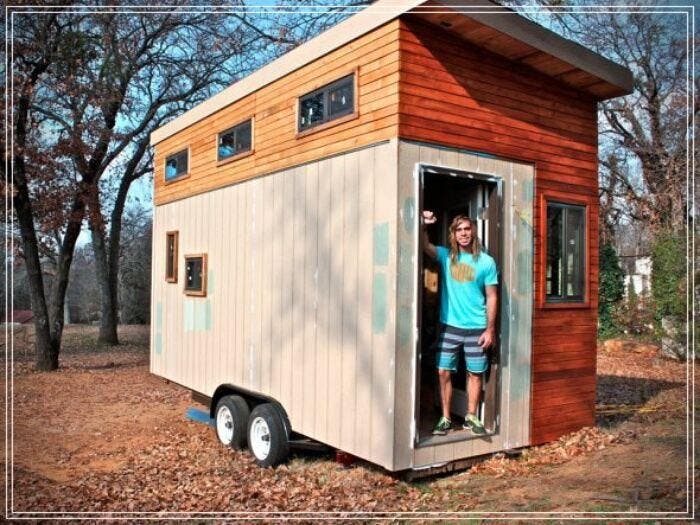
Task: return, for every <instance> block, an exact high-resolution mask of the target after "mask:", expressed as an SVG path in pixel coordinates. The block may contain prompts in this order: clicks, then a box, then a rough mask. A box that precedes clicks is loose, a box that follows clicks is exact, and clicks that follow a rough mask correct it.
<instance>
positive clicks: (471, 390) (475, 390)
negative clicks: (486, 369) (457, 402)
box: [467, 372, 482, 415]
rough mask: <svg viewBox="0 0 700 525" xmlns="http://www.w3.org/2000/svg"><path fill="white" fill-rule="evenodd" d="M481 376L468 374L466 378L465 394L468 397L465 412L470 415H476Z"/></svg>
mask: <svg viewBox="0 0 700 525" xmlns="http://www.w3.org/2000/svg"><path fill="white" fill-rule="evenodd" d="M481 375H482V374H472V373H471V372H469V375H468V377H467V393H468V395H469V403H468V407H467V412H469V413H470V414H472V415H476V411H477V408H478V407H479V398H480V397H481Z"/></svg>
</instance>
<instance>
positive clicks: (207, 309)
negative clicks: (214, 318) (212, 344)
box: [202, 299, 211, 332]
mask: <svg viewBox="0 0 700 525" xmlns="http://www.w3.org/2000/svg"><path fill="white" fill-rule="evenodd" d="M202 330H204V331H206V332H208V331H209V330H211V301H210V300H209V299H207V302H206V303H204V325H203V326H202Z"/></svg>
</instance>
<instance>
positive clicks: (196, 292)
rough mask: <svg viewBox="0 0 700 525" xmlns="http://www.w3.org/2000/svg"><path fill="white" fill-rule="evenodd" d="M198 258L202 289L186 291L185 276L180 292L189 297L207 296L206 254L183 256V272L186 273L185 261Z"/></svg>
mask: <svg viewBox="0 0 700 525" xmlns="http://www.w3.org/2000/svg"><path fill="white" fill-rule="evenodd" d="M198 257H200V258H201V259H202V289H201V290H188V289H187V276H185V278H184V279H183V281H184V284H183V286H182V290H183V291H184V292H185V295H190V296H194V297H206V295H207V254H206V253H191V254H188V255H185V256H184V258H185V272H187V259H196V258H198Z"/></svg>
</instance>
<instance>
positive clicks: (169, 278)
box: [165, 230, 180, 283]
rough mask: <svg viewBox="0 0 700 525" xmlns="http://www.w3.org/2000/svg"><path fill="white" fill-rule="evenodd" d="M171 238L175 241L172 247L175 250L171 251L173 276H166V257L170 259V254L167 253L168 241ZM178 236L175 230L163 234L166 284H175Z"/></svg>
mask: <svg viewBox="0 0 700 525" xmlns="http://www.w3.org/2000/svg"><path fill="white" fill-rule="evenodd" d="M171 236H172V237H173V238H174V239H175V242H174V245H175V249H174V250H173V252H174V253H173V274H172V275H168V257H170V254H169V253H168V248H169V240H170V237H171ZM179 236H180V233H179V232H178V231H177V230H173V231H169V232H165V282H167V283H176V282H177V271H178V267H177V259H178V250H179V242H180V241H179Z"/></svg>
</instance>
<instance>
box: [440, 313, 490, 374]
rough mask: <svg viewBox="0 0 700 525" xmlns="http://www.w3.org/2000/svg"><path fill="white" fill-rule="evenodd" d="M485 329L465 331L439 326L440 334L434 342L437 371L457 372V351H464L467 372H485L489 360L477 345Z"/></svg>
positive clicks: (445, 325)
mask: <svg viewBox="0 0 700 525" xmlns="http://www.w3.org/2000/svg"><path fill="white" fill-rule="evenodd" d="M484 330H485V328H477V329H466V328H457V327H455V326H450V325H447V324H441V325H440V333H439V335H438V337H437V340H436V341H435V345H434V348H435V352H436V355H435V360H436V364H437V367H438V369H440V370H449V371H451V372H456V371H457V361H458V359H459V350H460V349H463V350H464V361H465V363H466V365H467V370H468V371H469V372H471V373H473V374H481V373H483V372H486V370H487V369H488V367H489V360H488V356H487V355H486V352H485V351H484V349H483V348H482V347H480V346H479V345H478V344H477V341H478V340H479V336H480V335H481V334H482V333H484Z"/></svg>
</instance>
